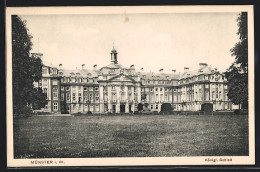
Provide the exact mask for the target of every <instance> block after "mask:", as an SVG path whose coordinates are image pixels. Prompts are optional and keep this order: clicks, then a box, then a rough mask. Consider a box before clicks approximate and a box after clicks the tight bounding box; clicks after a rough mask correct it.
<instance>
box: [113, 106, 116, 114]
mask: <svg viewBox="0 0 260 172" xmlns="http://www.w3.org/2000/svg"><path fill="white" fill-rule="evenodd" d="M112 110H113V113H116V105H112Z"/></svg>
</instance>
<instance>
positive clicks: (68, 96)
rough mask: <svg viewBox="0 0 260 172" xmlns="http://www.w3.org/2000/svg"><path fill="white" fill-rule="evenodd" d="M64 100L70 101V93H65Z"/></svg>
mask: <svg viewBox="0 0 260 172" xmlns="http://www.w3.org/2000/svg"><path fill="white" fill-rule="evenodd" d="M66 100H67V101H70V93H66Z"/></svg>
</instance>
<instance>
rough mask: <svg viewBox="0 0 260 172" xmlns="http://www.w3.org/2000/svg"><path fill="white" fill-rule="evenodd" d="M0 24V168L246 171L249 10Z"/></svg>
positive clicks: (108, 12)
mask: <svg viewBox="0 0 260 172" xmlns="http://www.w3.org/2000/svg"><path fill="white" fill-rule="evenodd" d="M6 21H7V22H6V30H7V32H6V33H7V35H6V38H7V63H6V66H7V132H8V134H7V146H8V149H7V154H8V158H7V160H8V166H9V167H23V166H106V165H107V166H115V165H116V166H125V165H246V164H254V154H255V152H254V149H255V148H254V147H255V145H254V144H255V142H254V139H255V138H254V137H255V136H254V130H255V128H254V127H255V126H254V116H255V114H254V107H255V105H254V42H253V36H254V35H253V33H254V32H253V6H242V5H241V6H178V7H177V6H142V7H138V6H136V7H133V6H132V7H130V6H118V7H8V8H7V15H6Z"/></svg>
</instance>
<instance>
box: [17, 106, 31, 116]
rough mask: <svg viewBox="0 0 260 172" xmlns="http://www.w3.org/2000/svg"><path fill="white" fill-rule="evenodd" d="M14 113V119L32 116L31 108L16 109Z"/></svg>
mask: <svg viewBox="0 0 260 172" xmlns="http://www.w3.org/2000/svg"><path fill="white" fill-rule="evenodd" d="M14 111H15V112H16V113H14V118H17V117H29V116H31V115H32V108H31V107H30V106H25V107H21V108H17V109H16V110H14Z"/></svg>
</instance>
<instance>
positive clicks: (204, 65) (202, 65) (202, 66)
mask: <svg viewBox="0 0 260 172" xmlns="http://www.w3.org/2000/svg"><path fill="white" fill-rule="evenodd" d="M199 66H200V69H202V68H204V67H207V66H208V64H207V63H200V64H199Z"/></svg>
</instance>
